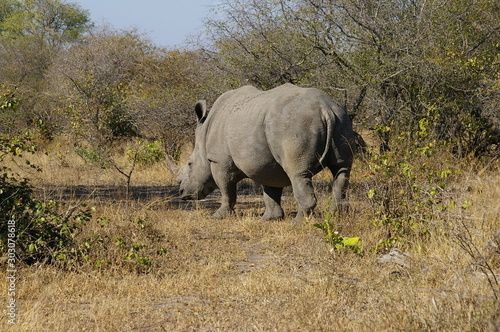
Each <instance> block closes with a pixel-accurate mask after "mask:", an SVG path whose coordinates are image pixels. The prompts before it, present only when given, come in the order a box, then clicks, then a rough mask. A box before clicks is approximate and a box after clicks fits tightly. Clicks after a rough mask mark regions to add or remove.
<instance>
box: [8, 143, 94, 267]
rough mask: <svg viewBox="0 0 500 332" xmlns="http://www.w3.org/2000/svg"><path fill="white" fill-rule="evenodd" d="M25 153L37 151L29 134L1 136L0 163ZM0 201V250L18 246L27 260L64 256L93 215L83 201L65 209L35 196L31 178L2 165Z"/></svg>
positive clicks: (21, 255) (41, 260) (27, 261)
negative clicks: (23, 176) (21, 176)
mask: <svg viewBox="0 0 500 332" xmlns="http://www.w3.org/2000/svg"><path fill="white" fill-rule="evenodd" d="M23 152H29V153H34V152H35V146H34V145H33V144H31V139H30V136H29V135H25V136H21V137H1V138H0V162H6V160H7V159H8V158H12V159H20V158H22V153H23ZM25 163H26V164H28V165H30V163H29V162H28V161H27V160H26V161H25ZM30 166H31V167H33V168H35V169H37V167H36V166H33V165H30ZM0 202H1V204H0V252H1V253H3V254H5V253H7V252H8V248H11V249H13V248H15V255H16V257H17V259H18V260H20V261H23V262H26V263H34V262H48V261H52V260H58V259H60V258H61V257H62V256H61V255H64V256H65V255H66V251H67V248H69V247H71V246H72V245H74V236H75V234H76V233H77V232H78V231H79V230H80V229H81V227H82V225H84V224H85V223H86V222H88V221H89V220H90V219H91V217H92V211H91V209H90V208H88V207H86V206H85V205H83V204H80V205H76V206H73V207H69V208H68V209H66V210H64V209H62V207H61V206H60V205H59V203H58V202H57V201H54V200H49V201H42V200H39V199H36V198H34V197H33V189H32V187H31V185H30V184H29V181H28V179H26V178H21V179H20V176H19V174H17V173H15V172H13V171H12V170H11V169H10V168H9V167H7V166H5V165H2V166H1V167H0ZM12 251H14V250H12Z"/></svg>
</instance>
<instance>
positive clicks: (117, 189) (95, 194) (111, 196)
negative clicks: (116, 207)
mask: <svg viewBox="0 0 500 332" xmlns="http://www.w3.org/2000/svg"><path fill="white" fill-rule="evenodd" d="M315 188H316V190H329V184H328V183H326V182H323V181H319V182H318V181H315ZM237 192H238V202H237V208H238V209H249V208H263V207H264V202H263V200H262V186H261V185H259V184H257V183H255V182H253V181H250V180H243V181H241V182H240V183H239V184H238V191H237ZM34 193H35V196H36V197H37V198H40V199H56V200H60V201H67V202H71V201H94V202H95V201H97V202H109V203H117V202H124V201H136V202H143V203H146V202H151V201H154V200H158V201H164V204H165V205H166V206H167V207H168V208H174V209H181V210H191V209H197V208H207V209H216V208H218V207H219V206H220V201H221V194H220V192H219V190H216V191H214V192H213V193H212V194H210V195H209V196H208V197H207V198H205V199H203V200H201V201H183V200H182V199H180V198H179V197H178V196H179V187H178V186H131V187H129V188H128V192H127V187H126V186H92V185H75V186H44V187H37V188H34ZM292 195H293V192H292V190H291V187H287V188H285V190H284V191H283V196H284V197H286V196H292Z"/></svg>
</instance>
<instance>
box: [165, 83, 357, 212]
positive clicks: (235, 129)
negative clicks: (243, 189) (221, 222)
mask: <svg viewBox="0 0 500 332" xmlns="http://www.w3.org/2000/svg"><path fill="white" fill-rule="evenodd" d="M195 113H196V116H197V118H198V124H197V128H196V131H195V144H194V151H193V153H192V154H191V156H190V157H189V159H188V160H187V163H186V164H185V165H184V166H182V167H179V166H176V165H175V164H174V162H173V161H172V160H171V159H170V158H167V162H168V164H169V166H170V167H171V169H172V171H173V172H174V173H175V174H176V176H177V179H178V181H179V182H180V187H179V193H180V196H181V198H182V199H185V200H189V199H203V198H205V197H206V196H207V195H209V194H210V193H211V192H212V191H214V190H215V189H217V188H219V189H220V191H221V194H222V204H221V206H220V208H219V209H218V210H217V211H216V212H215V214H214V215H213V217H214V218H224V217H226V216H228V215H229V214H231V213H233V209H234V205H235V203H236V184H237V183H238V182H239V181H240V180H242V179H244V178H250V179H252V180H254V181H255V182H257V183H259V184H261V185H262V186H263V192H264V203H265V206H266V210H265V213H264V215H263V216H262V218H263V219H265V220H269V219H281V218H283V217H284V213H283V209H282V208H281V195H282V191H283V188H284V187H286V186H290V185H291V186H292V189H293V194H294V197H295V199H296V200H297V203H298V212H297V216H296V218H295V219H294V220H302V219H303V218H304V217H308V216H310V215H311V213H312V211H313V209H314V207H315V206H316V197H315V194H314V189H313V185H312V177H313V175H315V174H317V173H318V172H320V171H321V170H322V169H324V168H329V169H330V171H331V172H332V173H333V175H334V181H333V185H332V188H333V199H332V203H333V205H335V206H339V205H340V206H344V204H345V189H346V187H347V185H348V179H349V173H350V170H351V165H352V161H353V150H354V133H353V130H352V125H351V121H350V119H349V116H348V115H347V113H346V111H345V110H344V108H343V107H341V106H340V105H339V104H337V103H336V102H334V101H333V100H332V99H331V98H330V97H328V96H327V95H326V94H325V93H323V92H322V91H320V90H317V89H314V88H301V87H297V86H295V85H292V84H284V85H281V86H279V87H276V88H274V89H272V90H268V91H261V90H259V89H257V88H255V87H253V86H244V87H241V88H239V89H236V90H231V91H228V92H225V93H224V94H222V95H221V96H220V97H219V98H218V99H217V100H216V101H215V103H214V104H213V106H212V109H211V110H210V111H208V109H207V106H206V102H205V101H203V100H202V101H199V102H198V103H196V105H195Z"/></svg>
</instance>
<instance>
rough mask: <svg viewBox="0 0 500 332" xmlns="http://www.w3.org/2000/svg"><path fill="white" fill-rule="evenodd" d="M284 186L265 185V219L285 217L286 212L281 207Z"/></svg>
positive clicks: (263, 217)
mask: <svg viewBox="0 0 500 332" xmlns="http://www.w3.org/2000/svg"><path fill="white" fill-rule="evenodd" d="M282 193H283V188H276V187H268V186H264V203H265V204H266V212H265V213H264V215H263V216H262V219H263V220H271V219H283V217H284V215H285V214H284V213H283V209H282V208H281V194H282Z"/></svg>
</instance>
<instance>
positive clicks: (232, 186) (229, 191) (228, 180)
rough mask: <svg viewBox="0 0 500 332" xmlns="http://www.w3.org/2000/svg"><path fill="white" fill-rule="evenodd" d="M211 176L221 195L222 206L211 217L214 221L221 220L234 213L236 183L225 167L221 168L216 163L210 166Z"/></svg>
mask: <svg viewBox="0 0 500 332" xmlns="http://www.w3.org/2000/svg"><path fill="white" fill-rule="evenodd" d="M212 174H213V177H214V180H215V183H216V184H217V186H218V187H219V189H220V191H221V194H222V204H221V206H220V208H219V209H218V210H217V211H216V212H215V213H214V214H213V215H212V217H213V218H215V219H223V218H226V217H228V216H229V215H231V214H233V213H234V205H235V204H236V184H237V183H238V181H237V179H235V178H234V175H233V174H232V173H231V172H229V171H228V168H227V167H222V166H221V165H219V164H216V163H214V164H212Z"/></svg>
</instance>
